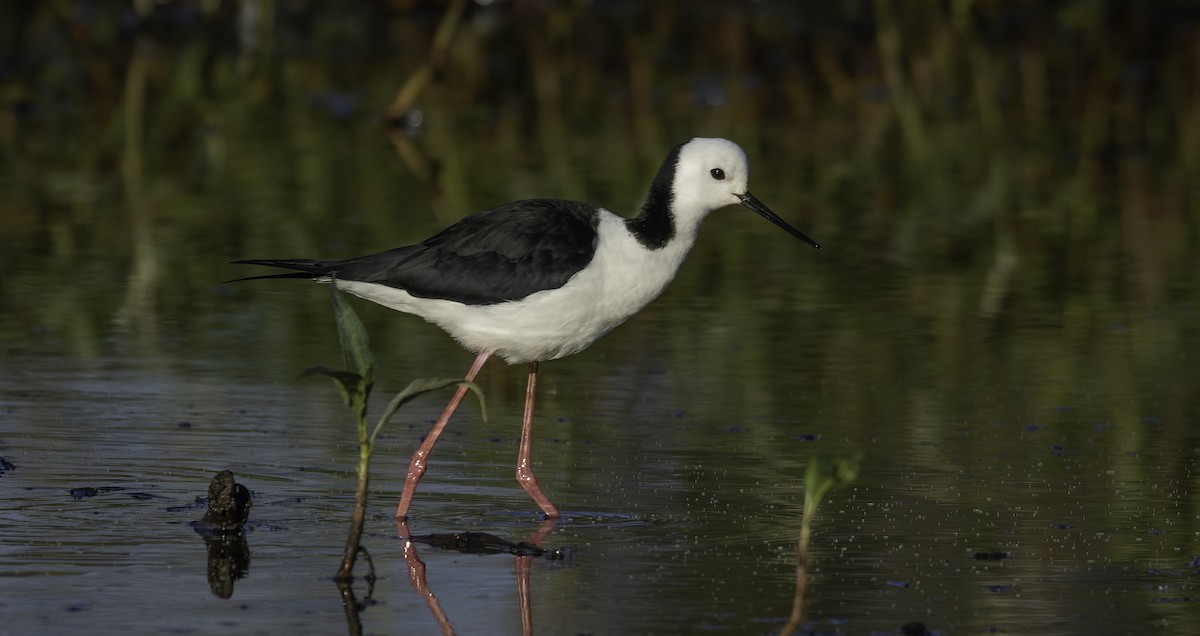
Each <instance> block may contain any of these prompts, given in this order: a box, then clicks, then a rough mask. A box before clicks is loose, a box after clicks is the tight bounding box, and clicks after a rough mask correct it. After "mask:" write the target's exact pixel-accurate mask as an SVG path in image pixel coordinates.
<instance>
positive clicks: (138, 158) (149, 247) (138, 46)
mask: <svg viewBox="0 0 1200 636" xmlns="http://www.w3.org/2000/svg"><path fill="white" fill-rule="evenodd" d="M150 55H151V43H150V41H149V39H148V38H146V37H144V36H143V37H138V38H137V40H136V41H135V42H134V52H133V55H131V56H130V58H129V69H128V71H127V72H126V75H125V93H124V98H123V100H122V101H123V118H122V128H123V131H124V137H123V139H124V147H123V149H122V154H121V178H122V179H121V181H122V184H123V185H124V190H125V198H126V200H127V202H128V204H129V225H130V230H131V231H132V234H133V241H132V243H133V266H132V268H131V269H130V272H129V279H128V282H127V283H126V289H125V300H124V302H123V303H122V304H121V308H120V309H119V310H118V311H117V321H118V322H119V323H123V324H126V325H129V326H131V327H133V328H134V329H135V330H136V331H137V333H138V335H139V336H140V339H141V341H142V343H143V344H147V345H151V346H152V345H153V343H154V342H155V341H156V339H157V338H156V334H157V331H158V324H157V316H156V314H155V309H154V298H155V291H156V286H157V284H158V276H159V274H158V272H159V267H158V265H159V263H158V261H159V256H158V249H157V247H156V246H155V244H154V230H153V217H152V215H151V211H150V204H149V201H148V200H147V198H146V178H145V173H144V159H143V156H142V149H143V147H144V146H145V135H144V126H145V123H144V119H145V106H146V81H147V73H148V66H149V58H150Z"/></svg>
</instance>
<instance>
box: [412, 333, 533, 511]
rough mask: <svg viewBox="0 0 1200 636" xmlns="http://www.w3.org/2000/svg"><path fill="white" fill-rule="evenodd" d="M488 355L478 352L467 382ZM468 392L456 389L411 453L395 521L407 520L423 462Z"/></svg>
mask: <svg viewBox="0 0 1200 636" xmlns="http://www.w3.org/2000/svg"><path fill="white" fill-rule="evenodd" d="M489 355H491V352H490V351H480V352H479V355H477V356H475V363H474V364H472V365H471V370H470V371H467V382H471V381H472V380H474V379H475V376H476V375H478V374H479V370H480V369H481V368H483V363H484V362H486V361H487V359H488V356H489ZM468 390H469V389H467V387H466V386H460V387H458V390H457V391H455V392H454V397H452V398H450V403H449V404H447V405H446V410H445V411H442V416H441V417H439V418H438V421H437V423H436V424H434V425H433V429H432V430H430V431H429V434H428V435H426V436H425V442H424V443H423V444H421V447H420V448H418V449H417V452H415V453H413V456H412V462H410V463H409V464H408V475H407V476H406V477H405V478H404V493H403V494H402V495H400V505H399V506H397V507H396V518H397V519H407V518H408V506H409V504H411V503H412V498H413V493H415V492H416V491H417V484H418V483H419V482H420V481H421V476H422V475H424V474H425V460H426V459H428V458H429V453H430V452H432V451H433V445H434V444H436V443H437V441H438V437H440V436H441V435H442V431H443V430H444V429H445V428H446V424H449V423H450V416H452V415H454V411H456V410H457V409H458V405H459V404H461V403H462V401H463V398H464V397H466V395H467V391H468ZM535 488H536V486H535Z"/></svg>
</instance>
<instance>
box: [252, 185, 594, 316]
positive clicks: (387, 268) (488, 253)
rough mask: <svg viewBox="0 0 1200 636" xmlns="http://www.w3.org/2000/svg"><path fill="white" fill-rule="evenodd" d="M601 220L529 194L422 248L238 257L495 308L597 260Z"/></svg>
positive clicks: (580, 206) (589, 211) (587, 209)
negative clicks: (314, 256) (327, 256)
mask: <svg viewBox="0 0 1200 636" xmlns="http://www.w3.org/2000/svg"><path fill="white" fill-rule="evenodd" d="M598 222H599V215H598V210H597V208H596V207H595V206H592V205H588V204H586V203H579V202H576V201H563V200H557V199H530V200H525V201H516V202H514V203H509V204H507V205H503V206H500V207H497V208H492V209H490V210H485V211H483V212H479V213H476V214H473V215H471V216H468V217H466V218H464V219H463V220H461V221H459V222H458V223H455V224H454V225H452V226H450V227H448V228H446V229H445V230H442V231H441V232H439V233H438V234H435V235H434V236H432V237H430V238H428V239H426V240H425V241H423V242H421V243H420V244H418V245H411V246H408V247H401V248H397V249H393V250H388V251H386V252H380V253H378V254H371V255H368V256H359V257H356V258H348V259H343V260H302V259H297V260H253V261H238V262H239V263H245V264H254V265H270V266H272V267H283V268H287V269H294V270H298V272H297V273H293V274H279V275H276V276H273V277H272V276H263V277H254V278H304V277H312V278H317V277H321V276H329V275H333V276H336V277H337V278H340V279H342V280H353V281H361V282H366V283H377V284H380V285H387V286H388V287H395V288H398V289H403V290H405V291H407V292H408V293H410V294H412V295H413V296H417V297H421V298H444V299H446V300H454V301H457V302H461V303H464V304H468V305H490V304H494V303H500V302H505V301H511V300H520V299H521V298H524V297H526V296H528V295H530V294H532V293H534V292H538V291H542V290H545V289H557V288H559V287H562V286H563V285H565V284H566V283H567V281H568V280H570V279H571V277H572V276H574V275H575V273H576V272H578V271H579V270H581V269H583V268H584V267H586V266H587V264H588V263H590V262H591V260H592V256H593V254H594V253H595V250H596V241H597V234H596V225H597V223H598ZM241 280H245V279H241Z"/></svg>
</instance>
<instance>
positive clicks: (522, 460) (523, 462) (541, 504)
mask: <svg viewBox="0 0 1200 636" xmlns="http://www.w3.org/2000/svg"><path fill="white" fill-rule="evenodd" d="M537 370H538V363H536V362H530V363H529V382H528V384H526V385H525V419H524V420H523V421H522V422H521V450H520V451H519V452H518V453H517V481H518V482H520V483H521V487H522V488H524V489H525V492H527V493H529V496H530V497H532V498H533V502H534V503H536V504H537V505H538V508H541V509H542V512H544V513H545V514H546V518H547V519H557V518H558V510H556V509H555V508H554V504H552V503H550V498H549V497H547V496H546V495H545V493H543V492H542V489H541V488H538V483H537V478H536V477H534V476H533V460H532V459H531V458H530V454H531V453H530V450H531V445H532V441H533V402H534V398H535V397H536V396H537Z"/></svg>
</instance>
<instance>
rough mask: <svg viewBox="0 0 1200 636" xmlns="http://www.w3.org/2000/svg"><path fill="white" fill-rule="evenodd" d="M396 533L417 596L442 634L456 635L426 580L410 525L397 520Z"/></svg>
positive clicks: (410, 581)
mask: <svg viewBox="0 0 1200 636" xmlns="http://www.w3.org/2000/svg"><path fill="white" fill-rule="evenodd" d="M396 532H397V533H398V534H399V535H400V540H401V541H403V542H404V563H405V565H406V566H407V567H408V582H409V583H411V584H412V586H413V589H414V590H416V591H417V594H420V595H421V598H423V599H425V605H427V606H428V607H429V612H430V613H431V614H433V619H434V620H436V621H437V622H438V625H439V626H441V628H442V634H454V626H453V625H451V624H450V617H449V616H446V612H444V611H442V604H441V603H438V600H437V597H436V596H434V595H433V591H432V590H430V589H429V581H428V580H427V579H426V578H425V562H424V561H422V560H421V557H419V556H417V547H416V546H415V545H413V542H412V541H411V540H410V539H409V536H410V535H409V533H408V524H407V523H405V521H404V520H403V519H397V520H396Z"/></svg>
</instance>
